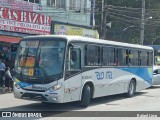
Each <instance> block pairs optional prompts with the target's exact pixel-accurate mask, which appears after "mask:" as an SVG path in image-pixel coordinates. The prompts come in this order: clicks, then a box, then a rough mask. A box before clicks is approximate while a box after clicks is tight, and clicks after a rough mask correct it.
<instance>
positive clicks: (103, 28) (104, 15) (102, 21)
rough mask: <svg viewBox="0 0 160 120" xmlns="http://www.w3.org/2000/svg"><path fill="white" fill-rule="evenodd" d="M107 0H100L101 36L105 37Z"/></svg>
mask: <svg viewBox="0 0 160 120" xmlns="http://www.w3.org/2000/svg"><path fill="white" fill-rule="evenodd" d="M106 20H107V0H102V16H101V38H102V39H106V30H107V29H106V23H107V21H106Z"/></svg>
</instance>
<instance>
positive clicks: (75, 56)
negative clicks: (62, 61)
mask: <svg viewBox="0 0 160 120" xmlns="http://www.w3.org/2000/svg"><path fill="white" fill-rule="evenodd" d="M68 57H69V59H68V62H69V64H68V68H67V69H68V70H69V71H77V70H80V69H81V50H80V49H79V48H72V49H70V53H69V56H68Z"/></svg>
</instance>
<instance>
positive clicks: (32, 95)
mask: <svg viewBox="0 0 160 120" xmlns="http://www.w3.org/2000/svg"><path fill="white" fill-rule="evenodd" d="M14 97H15V98H19V99H25V100H33V101H41V102H49V103H63V99H62V97H61V95H60V92H58V91H54V92H53V91H52V92H51V91H49V90H48V91H45V92H36V91H30V90H23V89H22V88H20V87H19V88H18V87H17V86H15V85H14Z"/></svg>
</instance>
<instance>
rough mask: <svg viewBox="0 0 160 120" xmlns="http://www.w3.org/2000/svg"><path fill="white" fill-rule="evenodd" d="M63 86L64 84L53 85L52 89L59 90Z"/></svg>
mask: <svg viewBox="0 0 160 120" xmlns="http://www.w3.org/2000/svg"><path fill="white" fill-rule="evenodd" d="M61 87H62V84H57V85H54V86H52V87H51V90H53V91H56V90H59V89H60V88H61Z"/></svg>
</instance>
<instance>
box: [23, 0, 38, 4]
mask: <svg viewBox="0 0 160 120" xmlns="http://www.w3.org/2000/svg"><path fill="white" fill-rule="evenodd" d="M24 1H27V2H31V3H38V4H40V1H41V0H24Z"/></svg>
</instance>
